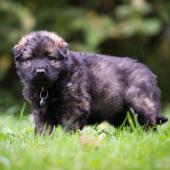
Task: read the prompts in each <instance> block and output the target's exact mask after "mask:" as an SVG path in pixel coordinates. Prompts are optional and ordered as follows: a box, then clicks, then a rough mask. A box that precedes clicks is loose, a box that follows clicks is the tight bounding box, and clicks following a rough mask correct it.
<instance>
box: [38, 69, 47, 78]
mask: <svg viewBox="0 0 170 170" xmlns="http://www.w3.org/2000/svg"><path fill="white" fill-rule="evenodd" d="M36 74H37V76H44V75H45V69H37V70H36Z"/></svg>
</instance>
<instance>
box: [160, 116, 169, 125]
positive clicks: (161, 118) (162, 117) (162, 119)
mask: <svg viewBox="0 0 170 170" xmlns="http://www.w3.org/2000/svg"><path fill="white" fill-rule="evenodd" d="M167 121H168V118H166V117H165V116H162V115H158V116H157V124H158V125H162V124H164V123H166V122H167Z"/></svg>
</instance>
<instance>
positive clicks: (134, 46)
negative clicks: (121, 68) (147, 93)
mask: <svg viewBox="0 0 170 170" xmlns="http://www.w3.org/2000/svg"><path fill="white" fill-rule="evenodd" d="M33 30H49V31H54V32H57V33H58V34H59V35H61V36H62V37H64V38H65V39H66V41H67V42H68V43H69V44H70V48H71V49H72V50H79V51H88V52H98V53H102V54H109V55H117V56H129V57H132V58H137V59H138V60H139V61H140V62H143V63H145V64H146V65H148V67H149V68H150V69H151V70H152V71H153V72H154V73H155V74H156V75H157V76H158V84H159V87H160V89H161V91H162V103H163V104H164V106H166V105H168V103H169V101H170V88H169V87H170V80H169V77H170V76H169V75H170V0H56V1H52V0H48V1H46V0H0V111H5V110H6V109H7V108H8V112H11V113H13V112H14V111H16V103H17V104H19V103H20V102H21V103H23V98H22V95H21V93H22V92H21V90H22V85H21V83H20V81H19V79H18V77H17V75H16V71H15V68H14V65H13V61H12V48H13V45H14V44H15V43H16V42H17V41H18V40H19V38H20V37H21V36H23V35H24V34H26V33H28V32H30V31H33ZM9 106H10V107H9ZM20 106H21V105H20Z"/></svg>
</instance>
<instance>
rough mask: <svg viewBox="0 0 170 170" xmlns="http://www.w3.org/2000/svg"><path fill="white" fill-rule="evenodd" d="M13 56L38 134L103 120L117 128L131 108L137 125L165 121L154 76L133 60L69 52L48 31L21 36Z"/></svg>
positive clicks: (62, 41) (62, 43)
mask: <svg viewBox="0 0 170 170" xmlns="http://www.w3.org/2000/svg"><path fill="white" fill-rule="evenodd" d="M13 53H14V61H15V65H16V69H17V73H18V75H19V77H20V78H21V80H22V82H23V84H24V90H23V95H24V97H25V99H26V100H27V101H28V102H29V103H30V105H31V110H32V111H31V113H32V114H33V117H34V120H35V130H36V132H38V133H42V132H43V130H44V128H45V127H49V128H50V130H52V129H53V128H54V127H55V126H57V125H61V126H63V127H66V128H67V129H69V130H77V129H82V128H83V127H84V126H85V125H90V124H97V123H100V122H102V121H107V122H109V123H110V124H112V125H114V126H115V127H119V126H120V125H121V124H122V122H123V121H124V119H125V117H126V113H127V111H128V110H129V109H130V108H132V109H133V110H134V111H135V113H136V114H137V119H138V121H139V123H140V124H141V125H146V126H149V127H155V126H156V125H157V124H162V123H164V122H166V121H167V118H165V117H163V116H162V115H160V92H159V89H158V87H157V81H156V76H155V75H154V74H153V73H152V72H151V71H150V70H149V69H148V68H147V67H146V66H145V65H143V64H141V63H139V62H138V61H136V60H134V59H130V58H128V57H124V58H121V57H113V56H105V55H100V54H93V53H81V52H74V51H70V50H68V44H67V43H66V42H65V41H64V40H63V39H62V38H61V37H60V36H58V35H57V34H55V33H53V32H47V31H37V32H32V33H30V34H28V35H26V36H24V37H23V38H22V39H21V40H20V41H19V42H18V43H17V44H16V45H15V46H14V48H13Z"/></svg>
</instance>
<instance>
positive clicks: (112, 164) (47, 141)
mask: <svg viewBox="0 0 170 170" xmlns="http://www.w3.org/2000/svg"><path fill="white" fill-rule="evenodd" d="M167 112H168V111H167ZM169 114H170V110H169ZM107 169H109V170H112V169H113V170H124V169H126V170H134V169H141V170H169V169H170V123H167V124H165V125H163V126H161V127H159V128H158V132H148V133H146V132H143V131H141V129H140V128H137V129H136V130H135V129H134V130H133V132H131V131H130V130H129V129H128V128H125V127H122V128H121V129H115V128H113V127H112V126H110V125H108V124H106V123H104V124H100V125H98V126H96V127H86V128H84V129H83V130H82V131H81V132H78V133H75V134H68V133H65V132H64V131H63V130H62V129H61V128H60V127H58V128H57V129H56V130H55V132H54V133H53V134H52V135H48V136H40V135H39V136H35V135H34V124H33V122H32V120H31V119H29V117H27V116H23V115H22V114H21V116H18V117H16V116H10V115H8V114H7V115H4V114H0V170H107Z"/></svg>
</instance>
